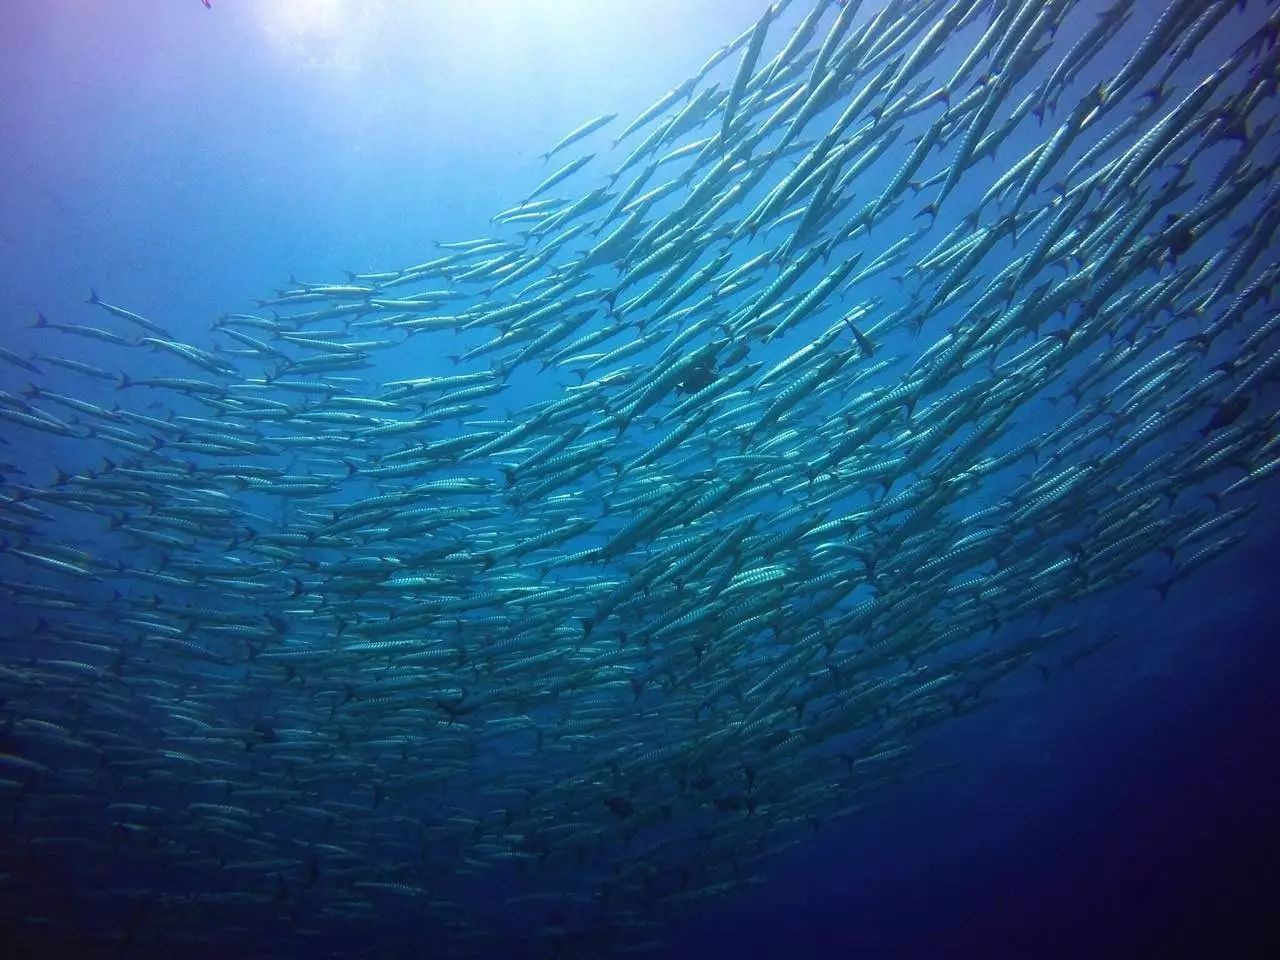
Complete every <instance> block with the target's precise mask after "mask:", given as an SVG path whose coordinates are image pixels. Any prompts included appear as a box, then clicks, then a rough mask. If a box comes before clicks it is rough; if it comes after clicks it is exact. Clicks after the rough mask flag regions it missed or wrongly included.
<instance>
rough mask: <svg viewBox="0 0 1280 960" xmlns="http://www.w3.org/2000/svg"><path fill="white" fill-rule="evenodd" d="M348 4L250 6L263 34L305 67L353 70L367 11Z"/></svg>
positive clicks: (324, 0) (308, 0)
mask: <svg viewBox="0 0 1280 960" xmlns="http://www.w3.org/2000/svg"><path fill="white" fill-rule="evenodd" d="M375 5H376V4H370V3H352V2H351V0H270V2H269V3H259V4H255V5H254V8H253V9H254V12H255V14H256V16H257V18H258V23H259V24H260V26H261V27H262V31H263V33H264V34H265V35H266V36H267V38H268V39H269V40H270V41H271V43H272V44H273V45H274V46H275V47H277V48H278V49H279V50H280V52H281V53H284V54H286V55H288V56H290V57H292V58H293V59H295V60H297V61H299V62H301V63H302V64H304V65H306V66H311V67H322V68H339V69H354V68H357V67H359V66H360V64H361V59H362V57H361V55H362V53H363V48H364V41H365V39H366V37H367V30H366V27H367V24H368V20H369V17H368V11H369V8H370V7H372V6H375Z"/></svg>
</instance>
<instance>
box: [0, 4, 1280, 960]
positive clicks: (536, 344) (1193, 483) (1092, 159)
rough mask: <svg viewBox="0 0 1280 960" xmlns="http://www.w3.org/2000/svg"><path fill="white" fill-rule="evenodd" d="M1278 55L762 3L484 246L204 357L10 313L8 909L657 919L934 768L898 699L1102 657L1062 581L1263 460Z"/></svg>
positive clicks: (317, 300)
mask: <svg viewBox="0 0 1280 960" xmlns="http://www.w3.org/2000/svg"><path fill="white" fill-rule="evenodd" d="M1277 39H1280V9H1276V8H1274V7H1271V8H1270V9H1268V8H1266V7H1264V6H1263V5H1262V4H1259V3H1254V4H1249V5H1246V6H1244V7H1243V8H1241V6H1240V5H1238V4H1237V3H1235V2H1234V0H1172V2H1170V3H1168V4H1167V5H1165V6H1159V5H1157V4H1149V3H1146V2H1145V0H1143V2H1139V0H1111V2H1108V3H1105V4H1103V5H1093V4H1089V3H1086V2H1084V0H1047V2H1038V0H1037V2H1033V0H1004V2H1002V0H889V2H887V3H885V4H884V5H882V6H873V5H872V4H862V5H860V4H859V3H858V2H857V0H851V2H848V3H843V4H841V3H833V2H827V0H819V2H816V3H812V4H805V3H804V2H798V3H794V4H793V3H791V2H789V0H783V2H780V3H776V4H774V5H772V6H770V7H768V8H767V9H766V10H764V12H763V13H762V15H761V16H760V18H759V19H758V21H756V22H755V23H754V25H753V26H752V27H751V28H750V29H749V30H747V31H746V32H745V33H743V34H742V35H741V36H739V37H737V38H736V39H734V40H732V41H731V42H729V43H727V44H726V45H725V46H724V47H722V48H721V49H720V50H718V51H717V52H716V53H715V54H714V55H713V56H711V58H710V59H709V60H707V62H706V63H705V64H704V65H703V66H702V68H701V69H700V70H698V71H697V73H696V74H695V75H693V76H691V77H689V78H688V79H686V80H684V81H683V82H681V83H679V84H678V85H676V86H675V87H674V88H672V89H671V90H670V91H669V92H668V93H666V94H665V95H663V96H662V97H660V98H659V99H658V100H657V101H656V102H654V103H653V105H652V106H651V107H649V108H648V109H647V110H645V111H644V112H643V113H642V114H641V115H640V116H637V117H636V118H634V119H633V120H631V121H630V122H628V123H626V125H625V126H622V125H621V123H619V122H618V117H617V116H615V115H613V114H607V115H604V116H600V117H597V118H595V119H592V120H589V121H587V122H585V123H583V124H582V125H581V126H580V127H578V128H577V129H575V130H573V131H572V132H571V133H569V134H568V135H566V136H565V137H563V139H561V140H560V141H559V142H557V143H555V144H554V145H553V146H551V147H550V149H549V150H548V151H547V152H546V153H545V154H543V158H544V159H543V162H544V163H546V164H547V165H546V167H544V169H543V171H542V173H541V174H531V176H530V177H529V179H530V181H533V180H536V179H538V177H542V179H541V182H538V183H536V184H534V185H531V187H530V190H529V192H528V194H527V195H526V196H525V197H523V198H513V201H515V200H518V202H514V203H513V205H512V206H511V207H510V208H509V209H507V210H505V211H503V212H501V213H499V214H497V215H496V216H495V217H494V218H493V228H492V230H491V231H490V232H491V233H492V235H491V236H488V237H485V238H482V239H477V240H470V241H459V242H441V243H439V244H437V247H438V249H437V250H436V251H435V252H434V254H433V255H432V256H431V257H430V258H429V259H427V260H426V261H425V262H422V263H418V264H416V265H413V266H410V267H407V268H405V269H401V270H395V271H389V272H382V273H366V274H353V275H351V276H350V277H348V278H347V279H346V280H344V281H341V282H328V283H325V282H297V281H295V282H292V283H291V284H290V286H289V288H288V289H284V290H281V291H278V292H277V294H276V295H274V296H272V297H270V298H268V299H266V300H264V301H263V302H261V304H260V308H259V309H257V310H256V311H253V312H248V313H230V314H226V315H223V316H221V317H220V318H219V319H218V320H217V321H216V322H215V323H214V325H213V329H212V332H211V333H210V334H209V335H208V337H207V338H206V339H205V340H203V341H201V342H199V343H189V342H185V340H183V339H179V338H177V337H175V336H174V335H173V334H172V333H171V332H170V327H171V326H172V324H171V323H169V322H167V321H166V320H165V319H164V318H163V317H159V318H155V317H149V316H144V315H143V314H141V313H137V312H134V311H133V310H131V309H127V308H126V307H123V306H117V305H115V304H113V303H111V302H109V299H110V298H109V291H107V292H106V293H107V294H108V296H107V299H103V297H100V296H99V295H98V293H97V292H95V293H94V294H93V295H92V296H91V297H90V301H89V305H86V306H85V308H84V315H83V316H78V317H45V316H44V315H41V316H40V317H39V318H38V319H37V321H36V322H37V324H38V325H39V326H40V327H41V329H40V330H39V331H38V333H39V335H40V336H41V338H42V340H41V342H42V343H44V344H47V347H45V348H43V349H41V350H40V351H38V352H37V354H36V355H35V356H28V355H26V354H25V353H20V352H18V351H16V350H13V349H9V348H7V347H6V348H3V349H0V361H3V362H2V363H0V367H3V370H4V373H3V377H4V379H3V384H4V390H3V392H2V393H0V418H2V419H3V423H4V439H5V440H6V441H7V445H6V447H5V451H6V459H7V460H8V461H9V462H7V463H5V464H4V465H3V470H2V472H3V476H4V484H3V488H2V493H3V495H2V498H0V536H2V537H3V544H2V546H3V549H2V550H0V573H2V577H0V591H3V596H4V599H5V603H6V607H7V609H8V610H9V611H10V614H9V617H8V620H9V622H8V623H7V624H6V625H5V628H4V637H3V641H2V642H0V817H2V818H3V822H4V823H5V828H4V829H5V834H6V841H5V842H4V844H3V845H0V890H3V891H4V899H5V901H6V906H5V907H4V908H3V911H2V913H3V918H4V921H5V923H6V925H7V927H8V928H9V929H12V930H19V931H21V935H22V936H23V937H26V938H29V942H30V943H32V944H48V943H65V942H75V943H78V944H80V945H81V949H82V952H81V953H79V954H77V955H81V956H97V955H103V956H106V955H113V956H117V955H118V956H148V955H151V954H150V953H148V951H153V952H155V953H156V955H164V956H172V955H174V954H173V953H172V952H171V951H173V950H177V949H182V950H185V951H187V955H189V956H191V955H196V956H204V955H206V954H205V953H201V952H199V951H201V950H207V951H208V955H213V953H214V952H216V953H217V954H218V955H220V956H221V955H227V954H228V953H229V954H230V955H253V956H260V957H262V956H273V955H277V954H278V955H286V954H288V953H290V952H291V951H296V949H297V946H296V945H297V944H298V943H308V942H312V943H315V944H316V949H320V948H321V947H322V946H324V945H325V944H326V943H330V942H333V938H334V937H335V936H342V935H346V934H347V933H351V934H352V935H354V936H356V937H358V938H360V939H362V940H364V941H365V942H367V943H368V944H370V945H372V946H376V947H378V948H379V949H381V950H382V951H384V952H383V953H379V954H378V955H379V956H425V955H430V956H433V957H436V956H439V957H448V956H457V957H467V956H477V955H484V954H486V951H493V953H492V954H491V955H503V956H522V955H528V956H557V957H579V956H582V957H588V956H625V955H657V954H658V953H660V951H661V949H662V944H663V939H662V936H663V931H664V929H665V928H666V927H667V926H668V924H669V923H670V922H671V920H672V919H673V918H675V917H679V916H681V915H684V914H685V913H687V912H688V911H690V910H693V909H696V908H697V907H698V906H699V905H700V904H702V903H704V902H706V901H707V900H708V899H710V898H713V897H716V896H721V895H724V894H727V893H730V892H732V891H735V890H740V889H742V888H743V887H744V886H746V885H749V884H752V883H756V882H758V881H759V879H760V878H761V877H762V876H763V875H764V871H765V870H766V869H767V866H768V863H769V861H770V859H771V858H772V857H774V856H775V855H776V854H777V853H778V852H779V851H781V850H783V849H785V848H787V847H789V846H791V845H793V844H796V843H800V842H802V841H803V840H804V839H805V838H806V837H809V836H812V835H813V833H814V831H815V830H819V829H821V828H822V827H823V826H824V825H826V824H828V823H830V822H833V821H836V820H839V819H841V818H844V817H848V816H854V815H857V814H858V813H859V811H861V810H863V809H864V808H866V807H867V806H869V805H870V804H872V803H874V802H875V801H876V800H878V799H880V798H882V797H883V796H884V795H885V794H886V792H887V791H890V790H892V789H893V787H894V785H895V784H899V783H901V782H902V781H903V780H905V779H907V778H911V777H917V776H922V775H926V774H930V773H932V772H935V771H934V770H932V769H931V768H930V767H929V765H927V764H922V763H920V762H919V761H918V760H917V759H916V752H917V751H916V744H917V743H918V740H919V735H920V733H921V731H924V730H926V729H928V728H930V727H933V726H934V725H937V724H940V723H945V722H946V721H949V720H952V719H953V718H957V717H963V716H964V715H966V714H968V713H970V712H972V711H974V710H978V709H980V708H982V707H983V706H985V705H986V704H988V703H990V702H991V698H992V696H993V694H992V688H993V686H994V685H996V684H997V683H998V681H1000V680H1001V679H1002V678H1003V677H1005V676H1007V675H1010V674H1012V673H1015V672H1018V671H1031V672H1035V671H1037V670H1039V671H1041V672H1043V673H1044V674H1045V675H1046V676H1050V675H1052V674H1054V672H1055V671H1057V670H1058V669H1059V668H1063V667H1066V666H1069V665H1070V664H1071V663H1073V662H1075V661H1077V660H1079V659H1080V658H1082V657H1084V656H1086V655H1089V654H1090V653H1091V652H1093V651H1094V650H1095V649H1098V648H1099V647H1100V646H1102V645H1103V644H1105V643H1106V642H1107V639H1108V638H1106V637H1101V638H1100V637H1098V636H1096V635H1091V634H1089V633H1088V632H1087V631H1082V630H1080V629H1077V628H1076V627H1075V626H1074V625H1073V624H1072V623H1071V621H1070V613H1069V607H1070V605H1072V604H1074V603H1075V602H1077V601H1081V600H1084V599H1085V598H1088V597H1093V596H1097V595H1100V594H1104V593H1105V592H1106V591H1109V590H1112V589H1113V588H1115V587H1117V586H1118V585H1122V584H1129V583H1135V582H1136V583H1137V584H1139V585H1142V586H1152V587H1154V588H1155V589H1154V590H1152V591H1150V595H1151V602H1152V603H1153V604H1159V602H1160V596H1162V595H1164V594H1167V593H1168V592H1169V591H1170V590H1171V589H1172V590H1175V591H1178V590H1182V589H1187V588H1185V587H1182V586H1180V584H1181V583H1182V582H1183V581H1185V580H1186V579H1187V578H1189V577H1192V576H1193V575H1194V574H1195V572H1196V571H1197V570H1198V569H1200V568H1201V567H1203V566H1205V565H1206V564H1208V563H1210V562H1212V561H1214V560H1215V559H1217V558H1219V557H1221V556H1223V555H1225V554H1227V553H1228V552H1229V551H1230V550H1231V549H1232V548H1233V547H1234V546H1235V545H1236V544H1237V543H1239V542H1240V541H1241V539H1242V538H1243V537H1244V536H1245V535H1246V533H1247V531H1248V525H1247V523H1246V520H1247V518H1248V517H1249V516H1250V514H1251V512H1252V511H1253V510H1254V508H1255V506H1256V504H1257V502H1258V501H1257V499H1256V497H1257V496H1258V494H1259V491H1260V490H1262V489H1264V487H1263V486H1262V484H1264V483H1265V482H1267V480H1268V478H1269V477H1271V476H1272V475H1273V474H1275V473H1276V472H1277V471H1278V470H1280V432H1278V429H1277V425H1278V423H1280V419H1278V417H1277V410H1276V407H1275V404H1274V402H1273V401H1274V395H1273V396H1272V397H1271V398H1270V400H1268V398H1267V396H1266V394H1265V390H1266V389H1267V388H1268V387H1269V381H1271V380H1273V379H1275V378H1276V377H1277V375H1280V316H1278V315H1276V313H1275V312H1274V310H1272V309H1270V308H1269V307H1268V302H1269V296H1270V293H1271V289H1272V287H1273V285H1274V284H1275V283H1276V280H1277V276H1278V275H1280V273H1278V272H1280V260H1278V259H1277V257H1276V249H1275V246H1274V244H1273V239H1274V234H1275V232H1276V228H1277V226H1278V225H1280V187H1278V186H1277V185H1276V182H1275V178H1274V176H1273V174H1274V171H1275V169H1276V165H1275V155H1276V147H1277V135H1276V134H1277V131H1275V130H1273V128H1272V121H1273V119H1274V116H1275V106H1276V99H1275V94H1276V91H1277V85H1278V84H1280V45H1277ZM1216 50H1222V51H1225V52H1224V53H1222V55H1220V56H1218V55H1217V54H1216V53H1215V58H1214V59H1210V58H1209V56H1208V53H1209V52H1211V51H1216ZM602 131H611V132H612V146H611V147H610V145H609V144H607V143H601V142H600V138H601V137H603V136H608V135H610V134H607V133H602ZM548 139H549V140H550V139H552V138H548ZM588 142H590V143H596V144H597V146H596V147H595V148H594V149H593V150H591V151H590V152H583V148H582V146H580V145H582V144H586V143H588ZM570 157H572V158H573V159H568V158H570ZM886 224H890V225H893V229H892V230H886V229H885V226H886ZM890 278H893V279H890ZM873 290H874V291H884V290H891V291H896V294H893V295H885V294H884V293H883V292H879V293H876V294H874V295H872V294H871V293H869V292H868V291H873ZM75 344H78V345H81V346H83V347H85V348H86V349H85V350H82V351H81V352H80V354H79V357H85V358H87V359H80V358H79V357H77V354H76V351H75V350H74V349H72V347H71V345H75ZM447 356H448V357H452V360H448V359H446V357H447ZM393 360H394V362H396V363H400V364H408V366H409V368H412V369H413V370H415V371H417V372H418V375H414V376H409V377H397V378H396V379H386V378H385V377H383V376H381V375H380V371H381V370H384V369H386V364H387V363H388V362H391V361H393ZM55 374H56V376H57V380H56V383H58V384H61V385H64V386H62V387H61V388H59V389H55V388H54V386H52V385H50V384H51V381H53V378H54V375H55ZM68 383H79V384H83V390H82V391H74V392H73V391H69V390H68V389H67V387H66V386H65V384H68ZM513 385H515V386H513ZM516 394H518V395H519V396H520V397H521V398H523V397H525V396H529V395H534V396H536V397H537V398H538V399H536V400H533V401H528V402H526V401H525V400H524V399H520V400H518V401H513V400H512V397H513V396H514V395H516ZM1271 489H1274V487H1272V488H1271ZM1153 571H1154V572H1153ZM1064 610H1066V611H1067V612H1066V613H1065V614H1063V611H1064ZM1050 616H1052V617H1054V618H1055V619H1053V620H1052V622H1053V623H1055V624H1057V625H1056V626H1052V627H1051V626H1049V625H1048V624H1049V622H1050V621H1048V620H1046V617H1050ZM122 876H127V877H132V878H135V879H136V880H137V882H136V883H122V881H121V880H120V878H121V877H122ZM495 890H496V891H500V893H501V896H500V898H498V899H494V897H492V896H489V894H491V893H492V892H493V891H495ZM486 892H488V893H486ZM486 897H488V899H486ZM499 903H500V904H501V907H500V908H499V906H498V905H499ZM477 904H480V905H482V906H486V907H488V908H489V909H488V911H487V912H486V911H485V910H482V909H478V906H477ZM495 915H500V916H501V919H500V920H495V919H494V916H495ZM406 918H408V919H407V920H406ZM406 925H407V926H408V928H410V929H413V930H416V931H418V933H417V934H416V935H415V937H414V938H411V939H410V941H409V942H405V940H404V930H405V928H406ZM388 930H392V931H398V932H394V933H390V932H388ZM210 938H213V939H210ZM109 949H111V950H117V951H119V952H116V953H108V952H107V951H108V950H109ZM94 950H101V951H102V952H100V953H96V952H94ZM191 951H196V953H194V954H192V953H191ZM246 951H248V952H246ZM273 951H276V952H275V953H273ZM522 951H523V952H522ZM344 955H345V954H344Z"/></svg>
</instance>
